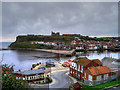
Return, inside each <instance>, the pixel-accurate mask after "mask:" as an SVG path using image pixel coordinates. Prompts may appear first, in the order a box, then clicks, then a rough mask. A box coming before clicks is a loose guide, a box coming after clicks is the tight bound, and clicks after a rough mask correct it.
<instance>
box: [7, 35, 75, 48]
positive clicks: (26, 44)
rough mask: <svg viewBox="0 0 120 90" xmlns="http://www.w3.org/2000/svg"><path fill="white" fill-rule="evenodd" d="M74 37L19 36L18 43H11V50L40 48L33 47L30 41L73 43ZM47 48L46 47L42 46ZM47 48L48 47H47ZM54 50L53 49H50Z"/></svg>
mask: <svg viewBox="0 0 120 90" xmlns="http://www.w3.org/2000/svg"><path fill="white" fill-rule="evenodd" d="M73 39H74V37H68V36H41V35H27V36H17V37H16V41H15V42H13V43H11V45H10V46H9V47H10V48H32V47H33V48H34V47H37V48H38V47H40V46H35V45H34V46H32V45H31V44H30V41H44V42H71V41H72V40H73ZM42 47H45V46H42ZM45 48H46V47H45ZM49 48H52V47H49Z"/></svg>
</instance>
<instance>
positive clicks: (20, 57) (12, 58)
mask: <svg viewBox="0 0 120 90" xmlns="http://www.w3.org/2000/svg"><path fill="white" fill-rule="evenodd" d="M119 53H120V52H108V51H104V52H98V51H89V52H76V54H77V55H79V56H86V57H88V58H89V59H100V60H101V59H103V58H104V57H113V58H117V59H118V58H119V57H118V54H119ZM0 54H3V61H2V64H9V65H15V67H14V69H15V70H18V69H21V70H26V69H30V68H31V67H32V64H33V63H38V62H46V61H47V60H49V59H51V60H53V61H54V62H56V61H59V62H61V63H63V62H65V61H68V60H70V59H74V58H75V56H73V57H60V58H59V57H56V54H53V53H47V52H40V51H25V50H3V51H0ZM35 56H37V57H56V58H36V57H35Z"/></svg>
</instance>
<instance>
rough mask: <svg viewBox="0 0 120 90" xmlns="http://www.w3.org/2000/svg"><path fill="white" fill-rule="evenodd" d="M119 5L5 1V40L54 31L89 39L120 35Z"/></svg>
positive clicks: (3, 16) (3, 21) (47, 33)
mask: <svg viewBox="0 0 120 90" xmlns="http://www.w3.org/2000/svg"><path fill="white" fill-rule="evenodd" d="M117 5H118V3H117V2H111V3H110V2H106V3H105V2H103V3H102V2H98V3H97V2H96V3H95V2H84V3H82V2H76V3H75V2H74V3H73V2H66V3H65V2H63V3H62V2H57V3H54V2H45V3H43V2H36V3H33V2H31V3H30V2H27V3H25V2H21V3H15V2H13V3H12V2H10V3H9V2H4V3H3V4H2V34H3V35H2V36H3V41H15V38H16V36H17V35H26V34H37V35H38V34H42V35H50V33H51V31H55V32H57V31H58V32H60V33H61V34H63V33H66V34H67V33H77V34H81V35H88V36H118V6H117Z"/></svg>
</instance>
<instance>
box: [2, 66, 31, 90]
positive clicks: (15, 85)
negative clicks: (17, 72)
mask: <svg viewBox="0 0 120 90" xmlns="http://www.w3.org/2000/svg"><path fill="white" fill-rule="evenodd" d="M12 67H13V66H8V65H7V64H5V65H2V90H19V89H25V88H29V85H28V83H27V81H24V80H16V77H15V76H14V74H13V73H12V71H13V70H12Z"/></svg>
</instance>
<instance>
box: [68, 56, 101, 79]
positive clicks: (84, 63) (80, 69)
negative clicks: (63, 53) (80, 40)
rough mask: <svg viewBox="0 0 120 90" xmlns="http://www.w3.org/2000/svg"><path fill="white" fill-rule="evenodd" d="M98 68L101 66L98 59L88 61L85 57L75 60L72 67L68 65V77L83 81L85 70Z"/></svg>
mask: <svg viewBox="0 0 120 90" xmlns="http://www.w3.org/2000/svg"><path fill="white" fill-rule="evenodd" d="M98 66H102V63H101V61H100V60H98V59H94V60H89V59H88V58H86V57H84V58H83V57H82V58H76V59H75V60H73V61H72V65H70V75H72V76H74V77H76V78H78V79H80V80H84V72H85V70H87V69H89V68H93V67H98Z"/></svg>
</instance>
